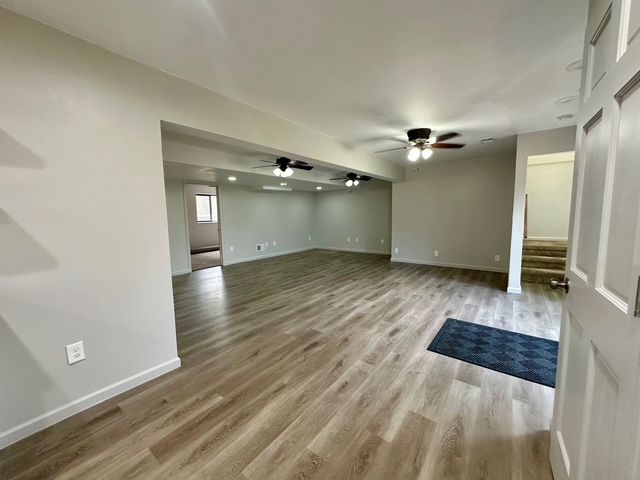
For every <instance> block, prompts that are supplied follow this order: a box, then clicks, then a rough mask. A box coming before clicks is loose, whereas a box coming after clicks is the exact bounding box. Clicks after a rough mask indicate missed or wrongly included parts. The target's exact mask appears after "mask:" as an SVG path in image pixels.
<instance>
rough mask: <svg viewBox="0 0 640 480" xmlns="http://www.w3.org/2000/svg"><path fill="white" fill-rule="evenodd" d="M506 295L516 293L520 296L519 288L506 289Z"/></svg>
mask: <svg viewBox="0 0 640 480" xmlns="http://www.w3.org/2000/svg"><path fill="white" fill-rule="evenodd" d="M507 293H516V294H518V295H520V294H521V293H522V288H521V287H507Z"/></svg>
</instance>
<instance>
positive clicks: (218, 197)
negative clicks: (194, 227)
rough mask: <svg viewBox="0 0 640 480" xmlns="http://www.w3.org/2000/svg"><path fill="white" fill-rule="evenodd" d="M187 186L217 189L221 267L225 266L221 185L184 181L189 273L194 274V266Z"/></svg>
mask: <svg viewBox="0 0 640 480" xmlns="http://www.w3.org/2000/svg"><path fill="white" fill-rule="evenodd" d="M185 185H203V186H207V187H215V189H216V209H217V212H218V243H219V244H220V266H221V267H223V266H224V252H223V251H224V248H223V240H222V220H221V218H220V185H219V184H217V183H208V182H204V181H202V180H184V179H183V180H182V204H183V207H184V220H185V222H184V227H185V230H186V231H185V234H186V236H187V244H186V250H187V262H188V263H187V264H188V266H189V272H191V273H193V266H192V265H191V236H190V233H189V210H188V208H187V191H186V189H185Z"/></svg>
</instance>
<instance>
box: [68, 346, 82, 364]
mask: <svg viewBox="0 0 640 480" xmlns="http://www.w3.org/2000/svg"><path fill="white" fill-rule="evenodd" d="M66 348H67V363H68V364H69V365H73V364H74V363H76V362H79V361H81V360H84V359H85V358H86V357H85V355H84V344H83V343H82V342H76V343H72V344H71V345H67V347H66Z"/></svg>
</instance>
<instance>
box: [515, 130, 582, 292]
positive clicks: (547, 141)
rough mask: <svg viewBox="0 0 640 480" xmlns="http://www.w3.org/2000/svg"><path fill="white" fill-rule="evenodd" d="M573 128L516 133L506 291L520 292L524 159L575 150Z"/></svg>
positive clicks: (524, 186) (525, 185)
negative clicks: (516, 143) (516, 144)
mask: <svg viewBox="0 0 640 480" xmlns="http://www.w3.org/2000/svg"><path fill="white" fill-rule="evenodd" d="M575 145H576V127H575V126H572V127H564V128H555V129H552V130H543V131H540V132H532V133H524V134H522V135H518V146H517V150H516V173H515V178H514V188H513V217H512V221H511V252H510V255H509V285H508V287H507V292H509V293H520V292H521V291H522V288H521V284H520V282H521V273H522V246H523V239H524V203H525V194H526V193H527V161H528V159H529V157H530V156H532V155H548V154H550V153H559V152H569V151H573V150H575Z"/></svg>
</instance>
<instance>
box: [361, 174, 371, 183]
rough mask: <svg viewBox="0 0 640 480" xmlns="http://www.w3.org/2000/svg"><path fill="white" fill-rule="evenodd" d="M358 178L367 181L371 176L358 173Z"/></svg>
mask: <svg viewBox="0 0 640 480" xmlns="http://www.w3.org/2000/svg"><path fill="white" fill-rule="evenodd" d="M358 180H362V181H363V182H368V181H369V180H371V177H370V176H369V175H358Z"/></svg>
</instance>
